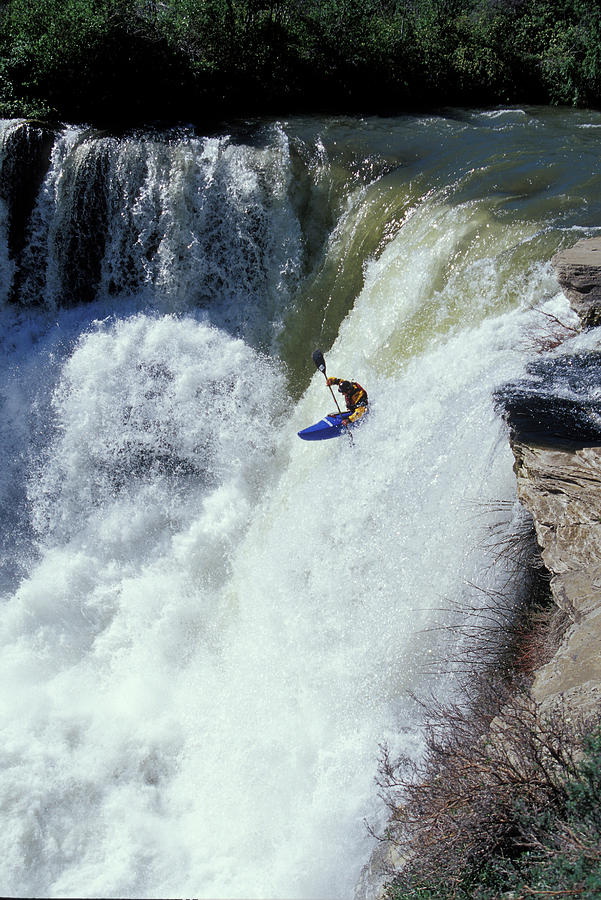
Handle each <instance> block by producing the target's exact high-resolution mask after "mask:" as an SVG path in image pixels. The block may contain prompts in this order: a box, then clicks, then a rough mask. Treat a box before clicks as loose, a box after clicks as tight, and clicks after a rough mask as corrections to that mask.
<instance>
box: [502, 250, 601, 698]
mask: <svg viewBox="0 0 601 900" xmlns="http://www.w3.org/2000/svg"><path fill="white" fill-rule="evenodd" d="M553 265H554V267H555V270H556V272H557V275H558V280H559V282H560V284H561V286H562V289H563V290H564V292H565V294H566V296H567V297H568V299H569V300H570V302H571V304H572V306H573V308H574V309H575V310H576V312H577V313H578V314H579V315H580V317H581V319H582V322H583V326H584V327H590V326H592V325H595V324H598V323H599V322H600V321H601V240H600V239H594V240H591V241H580V242H579V243H578V244H576V246H575V247H574V248H572V249H571V250H567V251H564V252H563V253H559V254H557V255H556V256H555V257H554V258H553ZM566 363H567V364H566ZM557 365H558V363H557V361H555V362H553V361H552V362H550V363H549V369H550V370H553V371H556V370H557ZM559 365H560V367H561V365H562V363H561V361H560V363H559ZM563 367H564V369H567V368H569V370H570V376H571V388H572V391H571V392H570V390H569V389H568V390H567V392H566V390H565V389H564V390H563V391H562V393H563V394H564V396H563V397H562V398H558V397H557V396H556V397H555V398H553V397H551V396H550V394H549V395H547V396H546V395H545V391H544V388H543V389H542V390H541V379H540V375H541V371H542V370H543V369H544V365H538V367H537V373H536V374H537V376H538V379H537V381H536V383H535V382H534V381H533V383H532V385H531V390H530V393H529V392H528V383H527V382H526V383H525V384H522V385H521V386H519V388H520V390H518V391H517V393H515V392H514V393H513V395H512V394H511V390H510V391H509V396H507V397H506V398H505V400H506V401H507V403H506V405H505V411H506V415H507V418H508V421H509V425H510V429H511V434H512V438H511V445H512V449H513V452H514V456H515V473H516V477H517V486H518V496H519V499H520V501H521V502H522V504H523V505H524V506H525V507H526V508H527V509H528V510H529V511H530V513H531V514H532V516H533V519H534V524H535V528H536V534H537V538H538V542H539V545H540V548H541V552H542V558H543V561H544V563H545V565H546V567H547V569H548V570H549V572H550V574H551V589H552V593H553V597H554V600H555V602H556V603H557V605H558V606H559V607H560V608H561V609H562V610H564V611H565V613H566V614H567V615H568V617H569V620H570V622H571V625H570V626H569V627H568V628H567V630H566V631H565V633H564V636H563V640H562V642H561V645H560V646H559V649H558V650H557V652H556V653H555V655H554V657H553V658H552V659H551V661H550V662H548V663H547V664H546V665H544V666H543V667H542V668H540V669H539V670H538V671H537V672H536V674H535V679H534V683H533V686H532V695H533V697H534V699H535V700H536V701H538V702H539V703H541V704H542V705H543V706H545V705H546V704H553V702H555V701H557V700H558V699H559V698H560V697H563V698H564V699H565V700H566V701H567V703H568V704H569V707H570V708H571V709H574V710H575V711H579V712H583V713H588V712H592V710H593V709H594V708H595V707H596V706H597V705H598V704H599V703H600V702H601V408H600V406H599V404H597V403H596V402H595V401H591V400H590V397H591V396H594V394H595V391H594V390H593V391H591V388H594V387H595V386H596V385H599V386H601V358H600V357H599V355H598V354H596V353H592V354H587V355H583V356H572V357H570V356H566V357H564V358H563ZM552 380H553V379H552V378H549V383H551V382H552ZM542 382H543V384H544V378H543V379H542ZM556 386H557V382H555V387H556ZM520 391H521V393H520ZM566 393H567V395H568V397H567V399H566V396H565V395H566ZM518 394H519V396H520V399H516V397H517V396H518ZM585 395H586V397H588V399H585ZM512 398H513V400H512ZM545 400H548V401H549V403H547V404H545ZM541 409H542V410H543V411H544V413H545V414H543V413H541ZM553 409H554V410H555V414H553V412H552V410H553Z"/></svg>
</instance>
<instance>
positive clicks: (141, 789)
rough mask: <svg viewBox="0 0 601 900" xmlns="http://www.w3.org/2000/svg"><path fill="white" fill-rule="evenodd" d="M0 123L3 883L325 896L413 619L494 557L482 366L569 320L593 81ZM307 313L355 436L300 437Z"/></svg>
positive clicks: (460, 594) (590, 169)
mask: <svg viewBox="0 0 601 900" xmlns="http://www.w3.org/2000/svg"><path fill="white" fill-rule="evenodd" d="M1 141H2V143H1V150H0V166H1V168H0V174H1V182H0V186H1V192H0V297H1V308H0V316H1V319H2V332H1V333H2V356H1V362H0V373H1V374H0V384H1V394H0V397H1V399H2V419H1V422H0V438H1V441H2V450H3V454H2V459H3V465H2V470H1V474H0V511H1V515H2V525H3V528H2V534H3V541H2V547H1V557H0V561H1V563H2V568H1V576H0V585H1V587H2V605H1V607H0V641H1V645H2V652H1V654H0V669H1V673H2V674H1V683H2V691H1V694H0V724H1V728H2V740H0V808H1V810H2V829H1V837H0V846H1V850H2V852H1V854H0V889H1V893H2V894H6V895H12V896H54V897H57V896H58V897H99V896H101V897H123V896H127V897H170V896H196V897H201V898H259V900H260V898H290V900H311V898H348V900H352V897H353V893H354V888H355V885H356V883H357V881H358V879H359V877H360V874H361V871H362V868H363V867H364V865H365V864H366V863H367V861H368V860H369V857H370V854H371V852H372V850H373V848H374V845H375V840H374V838H373V836H372V835H371V833H370V829H368V828H367V827H366V821H367V822H368V823H369V824H370V825H371V826H372V827H373V828H375V829H376V830H377V829H378V828H382V827H383V826H384V824H385V821H386V813H385V809H384V808H383V804H382V801H381V800H380V799H379V797H378V790H377V786H376V783H375V776H376V773H377V761H378V754H379V746H380V744H382V743H384V742H387V743H388V744H389V745H390V746H391V747H392V749H393V751H394V752H404V753H407V754H408V755H410V756H411V755H416V754H419V749H420V728H419V722H418V718H417V717H416V713H415V710H414V708H413V706H412V703H411V701H410V700H409V698H408V692H409V691H411V690H416V691H418V692H419V691H421V690H424V691H434V692H435V693H436V694H437V696H439V697H444V696H445V695H446V694H447V693H448V692H451V691H453V689H454V687H453V678H452V676H451V675H449V673H448V666H446V665H445V663H444V660H443V659H442V658H441V656H440V649H439V643H440V630H439V629H438V628H433V626H435V625H439V624H440V623H441V622H442V624H444V623H445V622H446V621H447V618H446V617H451V616H452V615H455V616H456V615H457V613H456V610H457V608H462V609H464V610H465V609H469V607H470V606H473V607H474V608H476V607H477V606H478V604H479V603H481V602H483V600H482V597H483V596H484V595H483V592H482V590H480V589H484V590H488V589H490V590H496V589H500V586H501V585H503V586H505V585H506V583H507V571H506V566H505V564H504V563H503V561H502V560H499V559H498V558H497V557H498V553H497V551H496V550H495V548H494V546H492V545H491V541H490V535H491V534H495V535H497V536H498V535H502V534H503V533H504V532H509V531H511V529H512V528H513V527H514V523H515V521H516V518H519V511H518V509H517V505H516V502H515V479H514V476H513V472H512V462H513V459H512V455H511V451H510V448H509V445H508V442H507V437H506V432H505V429H504V425H503V423H502V421H501V420H500V419H499V417H498V415H497V414H496V413H495V410H494V404H493V393H494V391H495V390H496V389H497V388H499V386H501V385H502V384H504V383H505V382H507V381H508V380H510V379H512V378H517V377H520V376H521V375H522V374H523V373H524V371H525V367H526V366H527V364H528V362H529V361H531V360H532V359H533V357H535V356H536V354H537V353H538V352H539V351H540V348H541V347H542V346H545V345H546V342H548V340H549V338H550V335H551V334H552V333H553V332H557V331H558V330H559V331H561V327H560V326H559V325H558V324H557V321H556V320H559V321H561V322H564V323H565V324H567V325H570V324H573V316H572V314H571V313H570V310H569V308H568V305H567V301H566V300H565V298H564V297H563V295H562V294H561V293H560V291H559V289H558V285H557V282H556V280H555V278H554V276H553V273H552V270H551V267H550V263H549V260H550V258H551V256H552V255H553V253H554V252H556V251H557V250H558V249H560V248H563V247H567V246H570V245H571V244H573V243H575V241H576V240H577V239H579V238H581V237H587V236H593V235H596V234H598V233H599V225H600V224H601V153H600V152H599V151H600V148H601V114H599V113H597V112H588V111H569V110H552V109H547V108H526V109H508V110H503V109H498V110H493V111H468V110H448V111H446V112H442V113H440V114H438V115H428V116H421V117H420V116H411V117H409V116H408V117H399V118H394V119H377V118H373V119H371V118H363V119H352V118H329V119H312V118H302V119H290V120H280V121H267V122H266V121H257V122H238V123H235V124H232V126H231V127H229V128H224V129H223V131H221V132H219V133H214V134H210V135H201V134H198V133H197V132H195V131H194V130H193V129H192V128H180V129H174V130H171V131H162V132H161V131H147V132H139V133H131V134H126V135H110V134H105V133H97V132H94V131H93V130H91V129H88V128H86V127H84V126H65V127H62V128H58V129H54V130H52V131H50V130H48V129H43V128H39V127H38V126H35V125H29V126H28V125H25V124H24V123H21V122H17V121H4V122H2V123H1ZM316 347H320V348H321V349H322V350H323V351H324V353H325V357H326V361H327V364H328V373H329V374H332V375H337V376H340V377H344V378H352V379H356V380H358V381H360V382H361V384H362V385H363V386H364V387H365V388H366V389H367V391H368V393H369V398H370V414H369V418H368V419H367V420H366V422H365V424H364V425H362V427H361V428H360V429H358V430H357V431H356V432H355V439H354V441H353V443H352V444H351V442H350V441H348V440H346V438H344V437H341V438H339V439H337V440H332V441H327V442H320V443H305V442H303V441H300V440H299V439H298V438H297V436H296V433H297V431H298V430H299V429H300V428H302V427H305V426H306V425H309V424H311V423H312V422H314V421H315V420H316V419H318V418H320V417H321V416H322V415H323V414H324V413H325V412H327V411H329V410H330V409H331V407H332V398H331V396H330V394H329V391H328V390H327V387H326V385H325V383H324V379H323V376H322V375H321V374H320V373H318V372H316V371H315V368H314V366H313V363H312V359H311V354H312V351H313V350H314V349H315V348H316ZM474 585H475V586H477V588H474V587H473V586H474ZM512 590H513V588H512ZM515 590H516V591H517V590H519V585H518V586H516V587H515ZM452 609H454V610H455V612H453V613H451V612H450V610H452ZM447 611H448V612H447ZM465 614H466V615H467V613H465ZM451 650H452V648H451ZM445 652H450V651H449V648H448V647H447V649H446V650H445ZM455 652H456V653H457V654H460V653H461V646H460V645H458V646H457V648H455Z"/></svg>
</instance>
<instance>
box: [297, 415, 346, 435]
mask: <svg viewBox="0 0 601 900" xmlns="http://www.w3.org/2000/svg"><path fill="white" fill-rule="evenodd" d="M349 415H350V413H336V414H335V415H332V416H326V417H325V418H324V419H320V420H319V422H316V423H315V425H309V427H308V428H303V430H302V431H299V432H298V436H299V438H302V439H303V441H326V440H328V438H335V437H338V435H339V434H342V432H344V431H348V429H349V428H352V427H353V425H354V424H356V423H353V422H351V423H350V424H349V425H348V426H346V425H343V424H342V420H343V419H345V418H347V417H348V416H349ZM359 421H361V420H360V419H359Z"/></svg>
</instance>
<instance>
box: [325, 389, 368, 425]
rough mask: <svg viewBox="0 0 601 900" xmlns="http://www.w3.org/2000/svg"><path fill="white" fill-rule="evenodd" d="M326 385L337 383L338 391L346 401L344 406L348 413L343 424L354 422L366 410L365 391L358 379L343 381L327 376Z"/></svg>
mask: <svg viewBox="0 0 601 900" xmlns="http://www.w3.org/2000/svg"><path fill="white" fill-rule="evenodd" d="M327 382H328V385H329V386H330V387H332V385H333V384H337V385H338V393H340V394H342V395H343V397H344V400H345V402H346V408H347V410H348V411H349V413H350V415H349V416H348V418H345V419H344V424H345V425H347V424H348V423H349V422H356V421H357V420H358V419H360V418H361V416H364V415H365V413H366V412H367V391H366V390H365V388H362V387H361V385H360V384H359V382H358V381H345V380H344V379H342V378H328V379H327Z"/></svg>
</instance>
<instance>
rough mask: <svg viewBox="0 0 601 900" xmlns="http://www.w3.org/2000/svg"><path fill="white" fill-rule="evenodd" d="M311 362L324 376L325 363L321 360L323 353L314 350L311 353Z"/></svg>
mask: <svg viewBox="0 0 601 900" xmlns="http://www.w3.org/2000/svg"><path fill="white" fill-rule="evenodd" d="M313 362H314V363H315V365H316V366H317V368H318V369H319V371H320V372H323V374H324V375H325V374H326V361H325V359H324V358H323V353H322V352H321V350H315V351H314V352H313Z"/></svg>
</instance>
